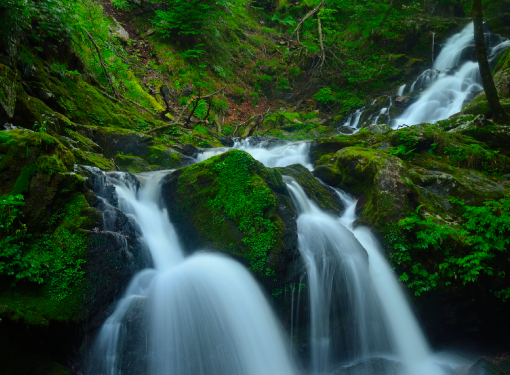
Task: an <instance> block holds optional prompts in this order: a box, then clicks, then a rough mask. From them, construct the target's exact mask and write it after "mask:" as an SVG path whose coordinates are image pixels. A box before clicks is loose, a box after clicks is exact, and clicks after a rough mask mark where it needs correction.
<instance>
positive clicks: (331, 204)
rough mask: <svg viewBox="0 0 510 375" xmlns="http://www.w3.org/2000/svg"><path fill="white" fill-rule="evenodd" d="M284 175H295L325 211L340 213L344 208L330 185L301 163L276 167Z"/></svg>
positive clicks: (308, 193)
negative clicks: (320, 180)
mask: <svg viewBox="0 0 510 375" xmlns="http://www.w3.org/2000/svg"><path fill="white" fill-rule="evenodd" d="M276 169H278V170H279V171H280V173H281V174H282V175H284V176H290V177H293V178H294V179H295V180H296V181H297V182H298V183H299V185H301V187H302V188H303V190H304V191H305V192H306V194H307V195H308V197H309V198H310V199H312V200H314V201H315V203H317V205H318V206H319V207H320V208H321V209H322V210H324V211H327V212H331V213H333V214H337V215H340V214H341V213H342V211H343V210H344V207H343V204H342V201H341V200H340V199H339V196H338V195H337V194H336V193H335V192H334V191H332V189H330V188H329V187H328V186H326V185H323V184H321V183H320V182H319V181H317V179H316V178H315V177H314V176H313V175H312V174H311V173H310V171H309V170H308V169H306V168H305V167H304V166H302V165H301V164H294V165H291V166H288V167H285V168H276Z"/></svg>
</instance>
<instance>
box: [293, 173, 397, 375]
mask: <svg viewBox="0 0 510 375" xmlns="http://www.w3.org/2000/svg"><path fill="white" fill-rule="evenodd" d="M285 182H286V183H287V188H288V189H289V191H290V192H291V195H292V197H293V200H294V202H295V205H296V207H297V208H298V210H299V217H298V220H297V225H298V246H299V250H300V252H301V255H302V257H303V259H304V260H305V263H306V266H307V273H308V289H309V293H310V310H311V322H310V329H311V334H310V336H311V337H310V341H311V357H312V358H311V360H312V366H311V367H312V370H313V373H314V374H322V373H326V372H327V371H329V370H330V366H331V362H332V361H338V360H342V361H343V362H353V361H356V360H360V359H364V358H368V357H369V356H373V355H383V354H387V353H389V352H390V347H391V346H390V340H389V337H390V332H388V331H387V330H386V326H385V324H384V319H383V316H382V314H381V305H380V303H379V301H378V299H377V296H376V295H375V293H374V290H373V288H372V287H371V286H370V279H369V278H368V275H367V267H368V259H367V253H366V252H365V250H364V249H363V247H362V246H361V245H360V244H359V242H358V241H357V240H356V239H355V237H354V236H353V234H352V233H351V232H350V231H349V230H348V229H346V228H345V227H344V226H343V225H341V224H340V222H339V221H338V219H335V218H333V217H332V216H330V215H328V214H326V213H324V212H322V211H321V210H320V209H319V208H318V207H317V206H316V204H315V203H314V202H313V201H311V200H310V199H309V198H308V197H307V196H306V194H305V192H304V191H303V189H302V188H301V186H299V184H298V183H297V182H296V181H295V180H293V179H291V178H288V177H286V178H285ZM349 212H350V211H349ZM332 312H335V313H336V314H337V315H338V316H341V317H342V322H341V323H340V325H341V327H342V328H341V330H342V332H341V335H340V336H341V337H337V338H336V339H341V341H343V342H339V343H337V345H335V346H336V347H337V352H336V353H332V350H331V347H332V345H331V344H332V340H333V338H332V337H331V327H330V322H331V320H332V318H333V317H332V316H331V315H332ZM339 352H340V353H339Z"/></svg>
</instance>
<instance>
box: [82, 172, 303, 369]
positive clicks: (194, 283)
mask: <svg viewBox="0 0 510 375" xmlns="http://www.w3.org/2000/svg"><path fill="white" fill-rule="evenodd" d="M167 173H169V172H168V171H162V172H151V173H143V174H140V175H138V177H139V179H140V180H141V186H140V187H138V186H137V185H136V184H134V183H133V182H132V181H131V180H132V178H131V179H130V178H124V177H125V176H132V175H128V174H117V177H119V176H120V178H111V179H110V181H109V182H110V183H111V184H113V185H114V186H115V191H116V193H117V194H118V204H119V207H120V208H121V209H122V210H123V211H124V212H126V214H128V215H130V217H131V218H132V220H134V221H135V226H137V227H139V229H140V232H141V233H142V235H143V236H144V239H145V241H146V242H147V244H148V247H149V249H150V252H151V255H152V258H153V260H154V264H155V266H156V267H155V268H156V269H147V270H145V271H142V272H140V273H139V274H138V275H136V276H135V277H134V278H133V280H132V281H131V283H130V285H129V287H128V288H127V290H126V293H125V295H124V297H123V298H122V299H121V300H120V301H119V302H118V303H117V306H116V308H115V311H114V312H113V314H112V315H111V316H110V317H109V318H108V319H107V321H106V322H105V323H104V324H103V326H102V328H101V330H100V331H99V333H98V335H97V337H96V340H95V342H94V345H93V347H92V349H91V352H90V355H89V356H88V359H87V366H86V374H88V375H128V374H138V373H144V374H151V375H166V374H168V373H175V374H179V375H196V374H208V375H225V374H238V375H260V374H269V375H293V374H294V373H295V371H294V368H293V365H292V362H291V360H290V355H289V353H288V350H287V347H286V344H285V341H284V339H283V334H282V332H281V328H280V326H279V324H278V322H277V320H276V317H275V316H274V313H273V312H272V310H271V308H270V307H269V305H268V303H267V301H266V298H265V296H264V295H263V293H262V291H261V290H260V288H259V286H258V284H257V283H256V281H255V280H254V279H253V277H252V276H251V275H250V273H249V272H248V271H247V270H246V269H245V268H244V267H242V266H241V265H240V264H238V263H237V262H235V261H233V260H231V259H228V258H227V257H225V256H222V255H215V254H207V253H199V254H195V255H193V256H190V257H188V258H185V257H184V255H183V252H182V249H181V247H180V244H179V239H178V237H177V234H176V233H175V230H174V228H173V226H172V224H171V223H170V221H169V219H168V214H167V212H166V210H165V209H163V208H161V206H160V204H159V201H160V196H159V195H160V190H161V188H160V181H161V179H162V178H163V177H164V176H165V174H167Z"/></svg>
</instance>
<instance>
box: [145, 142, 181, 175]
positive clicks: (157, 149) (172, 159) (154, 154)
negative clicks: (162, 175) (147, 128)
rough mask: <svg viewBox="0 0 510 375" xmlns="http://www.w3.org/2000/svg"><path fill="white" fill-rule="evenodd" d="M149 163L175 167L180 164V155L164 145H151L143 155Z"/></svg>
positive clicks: (168, 167) (170, 167)
mask: <svg viewBox="0 0 510 375" xmlns="http://www.w3.org/2000/svg"><path fill="white" fill-rule="evenodd" d="M145 160H147V162H148V163H149V164H155V165H159V166H161V167H163V168H164V169H175V168H178V167H180V166H181V165H182V162H183V161H182V155H181V154H179V153H178V152H176V151H174V150H172V149H170V148H167V147H165V146H161V145H159V146H151V147H149V152H148V153H147V154H146V156H145Z"/></svg>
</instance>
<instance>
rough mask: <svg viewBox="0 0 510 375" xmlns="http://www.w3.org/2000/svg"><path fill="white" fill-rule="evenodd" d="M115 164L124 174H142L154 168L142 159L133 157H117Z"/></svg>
mask: <svg viewBox="0 0 510 375" xmlns="http://www.w3.org/2000/svg"><path fill="white" fill-rule="evenodd" d="M114 161H115V164H116V165H117V166H118V167H119V168H120V170H121V171H123V172H130V173H140V172H149V171H152V169H153V168H152V167H151V166H150V165H149V164H148V163H147V162H146V161H145V160H144V159H142V158H140V157H138V156H131V155H117V156H115V159H114Z"/></svg>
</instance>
